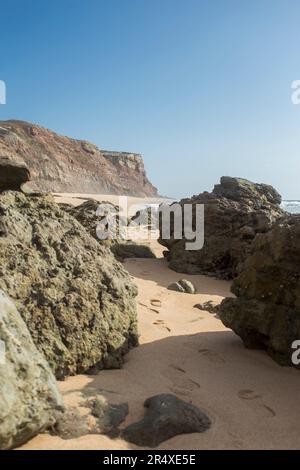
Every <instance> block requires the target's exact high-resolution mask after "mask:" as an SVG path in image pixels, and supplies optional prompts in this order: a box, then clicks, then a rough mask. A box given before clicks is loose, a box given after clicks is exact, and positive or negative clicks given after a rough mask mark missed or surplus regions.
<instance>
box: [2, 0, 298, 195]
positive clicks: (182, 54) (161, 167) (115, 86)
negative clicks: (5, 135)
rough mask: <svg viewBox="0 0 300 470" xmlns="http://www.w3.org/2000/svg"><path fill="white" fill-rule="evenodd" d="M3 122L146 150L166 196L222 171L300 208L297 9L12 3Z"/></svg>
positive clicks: (195, 187)
mask: <svg viewBox="0 0 300 470" xmlns="http://www.w3.org/2000/svg"><path fill="white" fill-rule="evenodd" d="M0 18H1V28H0V51H1V56H0V57H1V60H0V79H1V80H4V81H5V82H6V85H7V104H6V105H1V106H0V119H12V118H14V119H23V120H28V121H32V122H35V123H38V124H41V125H43V126H45V127H48V128H51V129H53V130H55V131H57V132H59V133H61V134H65V135H68V136H70V137H75V138H83V139H87V140H90V141H92V142H94V143H96V144H97V145H98V146H99V147H100V148H104V149H114V150H124V151H132V152H139V153H142V154H143V156H144V159H145V164H146V168H147V173H148V176H149V177H150V179H151V181H152V182H153V183H154V184H155V185H156V186H158V188H159V191H160V193H161V194H164V195H169V196H173V197H180V196H188V195H192V194H197V193H199V192H201V191H203V190H205V189H207V190H210V189H211V187H212V186H213V184H214V183H215V182H217V180H218V179H219V177H220V176H221V175H231V176H243V177H246V178H249V179H252V180H255V181H257V182H266V183H270V184H273V185H274V186H275V187H276V188H277V189H278V190H279V191H280V192H281V193H282V195H283V197H284V198H287V199H300V184H299V182H300V105H293V104H292V102H291V93H292V91H291V83H292V81H293V80H297V79H300V46H299V45H300V1H299V0H252V1H246V0H81V1H78V0H59V1H58V0H11V1H7V2H1V5H0Z"/></svg>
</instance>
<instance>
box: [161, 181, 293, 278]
mask: <svg viewBox="0 0 300 470" xmlns="http://www.w3.org/2000/svg"><path fill="white" fill-rule="evenodd" d="M280 202H281V197H280V195H279V194H278V193H277V191H276V190H275V189H274V188H272V186H268V185H266V184H255V183H252V182H250V181H248V180H245V179H241V178H230V177H224V176H223V177H222V178H221V182H220V184H218V185H216V186H215V187H214V189H213V191H212V192H211V193H208V192H204V193H201V194H199V195H198V196H193V197H192V198H191V199H183V200H181V201H180V205H181V206H183V205H184V204H188V205H192V206H193V207H195V205H196V204H203V205H204V218H205V223H204V247H203V248H202V249H200V250H194V251H188V250H186V248H185V243H186V240H185V239H184V238H182V239H181V240H180V239H175V238H174V233H173V225H172V224H171V239H169V240H167V239H163V238H162V232H161V238H160V240H159V241H160V243H161V244H162V245H164V246H166V247H167V248H168V249H169V252H167V258H168V260H169V266H170V268H172V269H174V270H175V271H178V272H182V273H188V274H197V273H202V274H208V275H213V276H217V277H220V278H224V279H229V278H232V277H234V276H235V275H236V274H237V273H238V272H239V270H240V268H241V265H242V262H243V261H244V260H245V259H246V257H247V255H248V254H249V253H250V249H251V245H252V242H253V239H254V238H255V236H256V234H257V233H264V232H267V231H268V230H269V229H270V228H271V226H272V224H273V223H274V222H275V221H276V220H277V219H278V218H279V217H281V216H282V215H283V214H284V212H283V211H282V209H281V208H280ZM193 217H194V219H193V226H195V213H194V215H193Z"/></svg>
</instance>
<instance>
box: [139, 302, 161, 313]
mask: <svg viewBox="0 0 300 470" xmlns="http://www.w3.org/2000/svg"><path fill="white" fill-rule="evenodd" d="M139 305H141V306H142V307H145V308H147V309H148V310H150V311H151V312H154V313H159V310H156V309H155V308H151V307H148V305H146V304H143V303H142V302H139Z"/></svg>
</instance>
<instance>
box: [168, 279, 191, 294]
mask: <svg viewBox="0 0 300 470" xmlns="http://www.w3.org/2000/svg"><path fill="white" fill-rule="evenodd" d="M168 289H169V290H174V291H177V292H185V293H186V294H195V292H196V289H195V286H194V285H193V283H192V282H191V281H187V280H186V279H180V280H179V281H178V282H173V283H172V284H170V285H169V286H168Z"/></svg>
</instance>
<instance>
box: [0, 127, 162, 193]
mask: <svg viewBox="0 0 300 470" xmlns="http://www.w3.org/2000/svg"><path fill="white" fill-rule="evenodd" d="M1 155H3V156H6V157H11V158H15V159H17V160H20V159H21V160H23V161H24V162H25V163H26V165H27V166H28V168H29V170H30V174H31V182H30V188H31V189H33V190H37V191H52V192H77V193H106V194H127V195H135V196H156V195H157V189H156V188H155V187H154V186H153V185H152V184H151V183H150V181H149V180H148V179H147V176H146V172H145V168H144V163H143V159H142V157H141V155H139V154H134V153H125V152H109V151H103V150H100V149H99V148H98V147H96V146H95V145H93V144H91V143H89V142H86V141H83V140H75V139H70V138H68V137H64V136H61V135H58V134H55V133H54V132H52V131H50V130H48V129H45V128H43V127H40V126H36V125H34V124H31V123H28V122H23V121H0V156H1Z"/></svg>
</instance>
